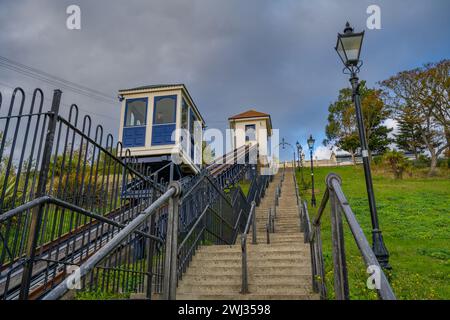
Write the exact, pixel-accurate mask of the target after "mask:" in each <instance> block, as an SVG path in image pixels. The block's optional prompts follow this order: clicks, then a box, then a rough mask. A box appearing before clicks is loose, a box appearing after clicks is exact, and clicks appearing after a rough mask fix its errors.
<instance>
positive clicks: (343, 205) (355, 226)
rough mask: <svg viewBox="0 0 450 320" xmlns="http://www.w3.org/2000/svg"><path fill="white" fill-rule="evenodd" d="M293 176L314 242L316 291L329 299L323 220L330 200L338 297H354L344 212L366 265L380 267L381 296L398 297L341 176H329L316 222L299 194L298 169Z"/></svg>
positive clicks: (307, 239) (304, 221)
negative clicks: (322, 231)
mask: <svg viewBox="0 0 450 320" xmlns="http://www.w3.org/2000/svg"><path fill="white" fill-rule="evenodd" d="M293 179H294V183H295V187H296V194H297V203H298V204H299V206H298V207H299V216H300V225H301V229H302V231H303V232H304V237H305V243H309V244H310V251H311V265H312V273H313V278H312V284H313V289H314V291H315V292H318V293H320V296H321V298H322V299H326V298H327V288H326V285H325V265H324V260H323V254H322V239H321V220H322V217H323V213H324V211H325V208H326V206H327V203H328V202H330V208H331V235H332V256H333V273H334V293H335V297H336V299H338V300H348V299H349V298H350V294H349V284H348V275H347V263H346V253H345V246H344V231H343V219H342V214H343V215H344V217H345V220H346V221H347V223H348V226H349V228H350V231H351V233H352V235H353V239H354V240H355V243H356V245H357V246H358V249H359V251H360V253H361V256H362V258H363V260H364V263H365V265H366V266H367V267H370V268H371V269H373V270H374V271H375V270H376V271H375V272H377V273H378V275H379V277H380V278H379V286H378V287H376V290H377V293H378V296H379V298H380V299H383V300H395V299H396V297H395V294H394V292H393V290H392V288H391V286H390V284H389V281H388V279H387V277H386V275H385V274H384V272H383V270H382V268H381V267H380V264H379V263H378V261H377V258H376V257H375V254H374V253H373V250H372V248H371V246H370V245H369V242H368V241H367V238H366V236H365V235H364V232H363V230H362V229H361V227H360V225H359V223H358V221H357V220H356V217H355V215H354V213H353V211H352V209H351V207H350V204H349V203H348V201H347V199H346V197H345V195H344V192H343V191H342V188H341V178H340V177H339V176H338V175H336V174H334V173H330V174H329V175H328V176H327V178H326V189H325V193H324V196H323V198H322V201H321V204H320V206H319V209H318V212H317V216H316V218H315V219H314V221H313V222H312V223H311V221H310V218H309V214H308V207H307V202H306V201H303V202H302V201H301V198H300V195H299V191H298V184H297V178H296V176H295V170H294V176H293Z"/></svg>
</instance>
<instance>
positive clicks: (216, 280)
mask: <svg viewBox="0 0 450 320" xmlns="http://www.w3.org/2000/svg"><path fill="white" fill-rule="evenodd" d="M311 281H312V278H311V275H310V274H302V275H271V276H270V277H267V276H266V275H253V274H249V275H248V282H249V284H251V285H255V286H268V285H273V286H280V285H284V286H288V287H289V286H294V285H295V286H298V287H306V286H309V285H310V283H311ZM241 284H242V275H217V276H214V277H210V276H207V275H193V274H191V275H189V277H186V278H183V279H182V280H181V282H180V285H179V288H185V287H186V286H193V287H195V286H196V285H198V286H226V285H241ZM180 290H181V289H180Z"/></svg>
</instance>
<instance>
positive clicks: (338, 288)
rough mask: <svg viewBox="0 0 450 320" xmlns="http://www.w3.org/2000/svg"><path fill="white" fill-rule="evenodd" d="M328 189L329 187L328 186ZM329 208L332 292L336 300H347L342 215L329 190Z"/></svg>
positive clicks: (331, 190)
mask: <svg viewBox="0 0 450 320" xmlns="http://www.w3.org/2000/svg"><path fill="white" fill-rule="evenodd" d="M328 188H330V186H328ZM330 206H331V235H332V242H333V243H332V245H333V264H334V291H335V294H336V299H337V300H348V299H349V289H348V277H347V263H346V261H345V247H344V231H343V227H342V215H341V212H340V210H339V202H338V201H337V198H336V194H335V192H334V190H333V189H331V188H330Z"/></svg>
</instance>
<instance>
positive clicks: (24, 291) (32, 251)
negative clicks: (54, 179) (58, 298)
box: [19, 90, 62, 300]
mask: <svg viewBox="0 0 450 320" xmlns="http://www.w3.org/2000/svg"><path fill="white" fill-rule="evenodd" d="M61 94H62V91H61V90H55V91H54V92H53V100H52V107H51V110H50V113H49V117H50V120H49V122H48V128H47V135H46V138H45V144H44V151H43V153H42V161H41V168H40V170H39V180H38V185H37V191H36V198H39V197H42V196H44V195H45V190H46V187H47V181H48V178H49V170H50V161H51V155H52V150H53V143H54V140H55V131H56V124H57V122H58V114H59V106H60V103H61ZM44 206H45V205H44V204H42V205H39V206H37V207H36V208H34V209H33V211H32V215H31V225H30V231H29V237H28V242H27V249H26V256H27V258H26V263H25V265H24V268H23V271H22V284H21V286H20V294H19V299H21V300H28V294H29V291H30V284H31V275H32V273H33V265H34V260H35V256H36V247H37V243H38V237H39V230H40V226H41V220H42V215H43V213H44Z"/></svg>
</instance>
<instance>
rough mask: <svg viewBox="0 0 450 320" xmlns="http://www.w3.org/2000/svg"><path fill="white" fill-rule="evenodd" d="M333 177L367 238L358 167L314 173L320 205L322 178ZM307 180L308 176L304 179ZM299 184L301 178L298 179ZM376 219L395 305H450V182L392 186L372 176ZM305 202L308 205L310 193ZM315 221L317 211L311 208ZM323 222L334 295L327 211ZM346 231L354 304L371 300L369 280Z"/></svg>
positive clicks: (394, 182)
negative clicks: (446, 302) (428, 301)
mask: <svg viewBox="0 0 450 320" xmlns="http://www.w3.org/2000/svg"><path fill="white" fill-rule="evenodd" d="M329 172H335V173H337V174H339V175H340V176H341V177H342V181H343V182H342V187H343V190H344V193H345V194H346V196H347V199H348V201H349V203H350V205H351V207H352V209H353V211H354V213H355V215H356V218H357V219H358V221H359V223H360V224H361V226H362V228H363V229H364V231H365V233H366V236H367V237H368V239H369V242H371V238H370V230H371V224H370V216H369V211H368V203H367V195H366V188H365V182H364V173H363V170H362V167H360V166H358V167H353V166H350V167H336V168H318V169H316V170H315V173H316V174H315V176H316V188H317V189H318V192H317V199H318V203H320V200H321V199H322V194H323V191H324V187H325V183H324V181H325V177H326V175H327V174H328V173H329ZM305 177H308V178H309V176H308V175H306V174H305ZM297 179H298V181H299V183H300V174H298V175H297ZM374 188H375V196H376V200H377V208H378V215H379V219H380V225H381V229H382V231H383V235H384V240H385V243H386V246H387V248H388V250H389V252H390V264H391V265H392V267H393V270H392V271H391V272H390V274H389V277H390V280H391V284H392V286H393V289H394V292H395V294H396V295H397V298H398V299H450V179H449V177H448V176H446V177H441V178H432V179H427V178H407V179H405V180H394V179H392V178H389V176H387V175H386V174H382V173H380V174H375V175H374ZM303 195H304V199H308V201H309V199H310V193H309V192H308V191H306V192H303ZM309 211H310V215H311V216H315V214H316V209H311V208H309ZM326 213H327V214H326V215H325V216H324V217H323V226H322V234H323V236H322V237H323V245H324V257H325V261H326V281H327V288H328V291H329V292H331V295H330V294H329V295H330V298H332V296H333V294H332V291H333V280H332V278H333V273H332V268H331V264H332V257H331V235H330V233H331V230H330V223H329V222H330V217H329V208H327V212H326ZM345 226H346V230H345V231H346V242H345V245H346V251H347V263H348V273H349V281H350V293H351V298H352V299H373V298H376V295H375V294H374V293H373V291H371V290H368V289H367V288H366V285H365V282H366V279H367V274H366V273H365V267H364V265H363V263H362V259H361V258H360V255H359V251H358V249H357V247H356V245H355V244H354V240H353V237H352V236H351V234H350V231H349V229H348V227H347V225H346V223H345Z"/></svg>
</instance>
